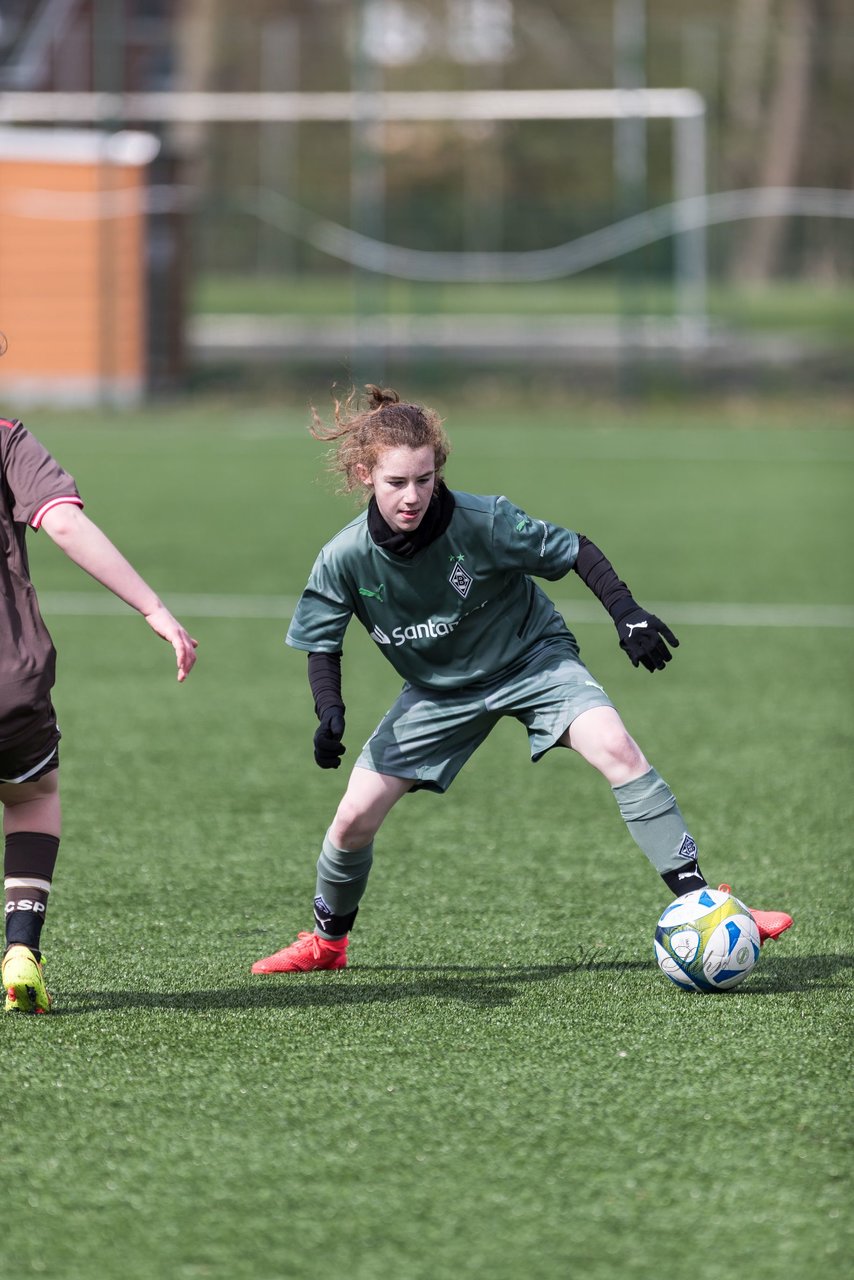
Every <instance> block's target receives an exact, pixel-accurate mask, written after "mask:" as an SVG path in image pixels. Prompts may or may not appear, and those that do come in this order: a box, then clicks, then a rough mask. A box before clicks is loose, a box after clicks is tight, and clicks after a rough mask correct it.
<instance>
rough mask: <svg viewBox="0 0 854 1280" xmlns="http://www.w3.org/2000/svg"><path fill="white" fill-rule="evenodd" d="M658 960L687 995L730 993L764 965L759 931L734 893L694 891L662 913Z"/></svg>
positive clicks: (716, 890)
mask: <svg viewBox="0 0 854 1280" xmlns="http://www.w3.org/2000/svg"><path fill="white" fill-rule="evenodd" d="M655 958H656V960H657V961H658V967H659V969H660V970H661V972H662V973H663V974H664V975H665V976H666V977H668V978H669V979H670V981H671V982H675V983H676V986H677V987H682V989H683V991H730V990H732V988H733V987H737V986H738V984H739V983H740V982H743V981H744V979H745V978H746V977H747V975H748V974H749V973H750V971H751V970H752V968H753V966H754V965H755V964H756V961H757V960H758V959H759V930H758V928H757V927H756V921H755V920H754V919H753V916H752V915H751V914H750V912H749V911H748V909H747V907H746V906H745V905H744V903H743V902H740V901H739V900H738V898H734V897H733V895H732V894H731V893H724V892H723V890H721V889H708V888H706V889H694V890H692V892H691V893H685V894H683V895H682V897H681V898H677V899H676V901H675V902H671V904H670V906H669V907H666V908H665V909H664V911H662V913H661V916H660V917H659V920H658V924H657V925H656V929H655Z"/></svg>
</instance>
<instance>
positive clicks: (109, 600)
mask: <svg viewBox="0 0 854 1280" xmlns="http://www.w3.org/2000/svg"><path fill="white" fill-rule="evenodd" d="M39 600H40V601H41V605H42V609H43V610H44V613H45V614H46V615H48V616H50V615H51V614H53V615H56V616H59V615H65V616H73V617H80V618H93V617H104V616H109V615H111V614H113V615H120V614H123V613H125V614H126V613H128V612H130V610H129V609H128V607H127V605H124V604H122V602H121V601H120V600H117V599H116V597H115V596H113V595H110V594H109V593H108V592H99V593H96V592H94V591H44V592H40V593H39ZM165 603H166V604H167V605H168V607H169V608H170V609H171V610H172V611H173V613H174V614H175V615H176V616H177V617H179V618H231V619H233V620H234V621H241V620H243V619H247V620H248V619H256V618H260V619H270V620H275V619H281V620H282V621H287V620H288V619H289V618H290V617H291V616H292V614H293V611H294V608H295V606H296V597H295V596H249V595H245V596H244V595H168V596H166V597H165ZM645 603H646V602H645ZM555 604H556V606H557V608H558V609H559V610H560V612H561V613H562V614H563V615H564V616H565V617H566V619H567V622H568V623H569V625H570V626H572V624H573V623H574V622H579V623H585V624H587V623H596V622H610V619H609V617H608V615H607V613H606V612H605V610H604V609H603V608H602V606H601V605H600V604H598V603H597V602H596V601H595V600H556V601H555ZM646 607H647V608H649V609H650V610H651V611H652V612H653V613H656V614H658V615H659V617H661V618H663V619H664V620H665V621H666V622H667V623H669V624H670V625H671V626H677V625H678V626H698V627H843V628H848V627H854V605H847V604H735V603H714V602H711V601H696V602H695V601H684V602H681V603H675V602H674V603H670V604H668V603H666V602H658V603H657V602H653V603H646Z"/></svg>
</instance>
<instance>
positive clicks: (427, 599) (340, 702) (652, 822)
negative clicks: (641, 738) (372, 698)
mask: <svg viewBox="0 0 854 1280" xmlns="http://www.w3.org/2000/svg"><path fill="white" fill-rule="evenodd" d="M367 391H368V396H369V400H368V404H367V406H366V407H364V408H361V407H359V406H358V404H357V403H356V399H355V394H351V396H350V398H349V399H348V400H347V401H346V402H345V403H344V404H340V403H338V402H336V404H335V420H334V424H333V425H332V426H331V427H326V426H324V424H323V423H322V422H321V420H320V419H319V418H318V417H317V415H316V414H315V415H314V428H313V434H314V435H315V437H316V438H318V439H323V440H327V441H331V442H332V446H333V452H332V461H333V466H334V468H335V469H336V470H337V471H339V472H340V474H341V476H342V477H343V481H344V485H343V487H344V489H345V491H351V492H352V491H362V492H363V493H364V494H365V496H366V497H368V499H369V501H368V505H367V509H366V510H365V511H363V512H362V514H361V515H359V516H358V517H357V518H356V519H355V520H353V521H351V522H350V524H348V525H347V526H346V527H345V528H344V529H342V530H341V531H340V532H339V533H338V534H337V535H336V536H335V537H334V538H333V539H332V540H331V541H330V542H329V543H327V544H326V546H325V547H324V548H323V549H322V550H321V552H320V555H319V556H318V557H317V560H316V562H315V564H314V567H313V569H312V572H311V575H310V577H309V581H308V584H307V586H306V588H305V591H304V592H303V594H302V596H301V597H300V600H299V603H298V605H297V608H296V611H295V613H294V617H293V620H292V622H291V626H290V628H289V630H288V635H287V642H288V644H289V645H291V646H293V647H294V648H297V649H302V650H303V651H304V652H306V653H307V654H308V677H309V682H310V685H311V689H312V693H313V696H314V704H315V711H316V713H317V717H318V720H319V722H320V723H319V727H318V729H317V732H316V734H315V737H314V755H315V760H316V762H317V764H318V765H319V766H320V767H321V768H323V769H337V768H338V767H339V765H340V763H341V756H342V755H343V753H344V750H345V748H344V743H343V738H344V728H345V720H344V714H345V704H344V698H343V694H342V684H341V655H342V650H343V642H344V634H345V632H346V629H347V626H348V625H349V623H350V621H351V619H352V618H353V617H356V618H358V620H359V622H361V624H362V625H363V626H364V627H365V629H366V630H367V631H368V633H369V635H370V636H371V638H372V639H373V640H374V641H375V643H376V645H377V647H378V648H379V650H380V652H381V653H382V654H383V656H384V657H385V658H386V659H387V660H388V661H389V662H391V663H392V665H393V666H394V667H395V669H396V670H397V671H398V672H399V674H400V675H401V676H402V677H403V679H404V685H403V689H402V691H401V693H400V696H399V697H398V699H397V701H396V702H395V703H394V705H393V706H392V708H391V709H390V711H389V712H388V713H387V714H386V715H385V716H384V717H383V719H382V720H381V722H380V724H379V725H378V727H377V729H376V730H375V732H374V734H373V735H372V736H371V738H370V740H369V741H368V742H367V743H366V745H365V746H364V748H363V749H362V751H361V753H360V755H359V757H358V759H357V760H356V763H355V765H354V767H353V770H352V772H351V774H350V779H349V782H348V785H347V789H346V791H345V793H344V796H343V798H342V800H341V802H340V804H339V806H338V809H337V811H336V814H335V817H334V818H333V820H332V824H331V826H330V827H329V829H328V831H327V832H326V835H325V837H324V840H323V844H322V848H321V852H320V857H319V860H318V863H317V882H316V890H315V898H314V918H315V928H314V931H313V932H311V933H309V932H305V933H300V934H299V936H298V938H297V939H296V941H295V942H293V943H291V944H290V945H289V946H287V947H285V948H283V949H282V950H281V951H277V952H276V953H275V954H274V955H272V956H268V957H266V958H265V959H263V960H259V961H258V962H257V963H256V964H254V965H253V966H252V972H253V973H264V974H266V973H279V972H301V971H306V970H309V969H341V968H343V967H344V966H345V965H346V963H347V946H348V944H349V933H350V930H351V929H352V927H353V923H354V921H355V918H356V913H357V911H358V908H359V903H360V901H361V898H362V895H363V894H364V891H365V887H366V885H367V880H368V875H369V872H370V869H371V864H372V861H373V848H374V837H375V836H376V834H377V832H378V831H379V829H380V827H381V825H382V823H383V821H384V819H385V817H386V815H387V814H388V813H389V811H390V810H391V808H392V806H393V805H395V804H396V803H397V801H398V800H399V799H400V798H401V797H402V796H404V795H405V794H406V793H407V792H409V791H415V790H418V789H427V790H432V791H437V792H444V791H446V790H447V788H448V787H449V786H450V784H451V782H452V781H453V779H454V777H455V776H456V774H457V773H458V772H459V770H460V769H461V768H462V766H463V765H464V764H465V762H466V761H467V760H468V758H469V757H470V756H471V754H472V752H474V751H475V750H476V749H477V747H478V746H479V745H480V743H482V742H483V741H484V739H485V738H486V737H487V735H488V734H489V732H490V731H491V730H492V728H494V726H495V725H496V724H497V722H498V720H499V719H501V717H502V716H512V717H513V718H515V719H517V720H519V721H521V722H522V724H524V725H525V727H526V729H527V731H528V738H529V743H530V749H531V757H532V759H533V760H535V761H536V760H539V759H540V758H541V757H542V756H543V755H544V754H545V752H547V751H549V750H551V749H552V748H553V747H568V748H570V749H571V750H573V751H575V752H576V753H577V754H578V755H580V756H581V757H582V758H583V759H584V760H586V761H588V763H589V764H591V765H592V766H593V767H594V768H595V769H597V770H598V771H599V772H600V773H601V774H602V775H603V776H604V777H605V778H606V779H607V781H608V782H609V783H610V785H611V787H612V789H613V792H614V796H615V798H616V801H617V805H618V807H619V810H620V812H621V814H622V815H623V818H624V819H625V821H626V825H627V827H628V829H629V832H630V833H631V835H632V836H633V838H634V839H635V841H636V842H637V844H638V845H639V846H640V848H641V849H642V850H643V852H644V853H645V854H646V856H647V857H648V858H649V860H650V862H651V863H652V865H653V866H654V867H655V869H656V870H657V871H658V873H659V874H660V875H661V877H662V879H663V880H664V882H665V883H666V884H667V886H668V888H670V889H671V890H672V892H673V893H675V894H677V895H679V894H683V893H687V892H689V891H690V890H692V889H699V888H702V887H703V886H704V885H705V884H706V881H705V878H704V877H703V874H702V872H701V871H700V867H699V864H698V861H697V846H696V844H695V842H694V839H693V837H692V836H691V834H690V832H689V831H688V829H687V826H686V823H685V820H684V818H683V817H682V814H681V812H680V810H679V806H678V805H677V803H676V800H675V798H674V796H673V793H672V791H671V790H670V788H669V786H668V785H667V783H666V782H665V781H664V780H663V779H662V778H661V777H660V776H659V774H658V773H657V772H656V771H655V769H654V768H652V766H651V765H650V763H649V761H648V760H647V759H646V757H645V756H644V754H643V752H642V751H641V749H640V747H639V746H638V744H637V743H636V742H635V741H634V739H633V738H632V737H631V736H630V735H629V733H628V731H627V730H626V728H625V726H624V725H623V722H622V720H621V719H620V716H619V715H618V713H617V711H616V709H615V708H614V706H613V704H612V703H611V701H610V699H609V698H608V696H607V695H606V693H605V692H604V690H603V689H602V686H601V685H600V684H599V683H598V682H597V681H596V680H595V679H594V678H593V677H592V676H591V674H590V672H589V671H588V670H587V668H586V667H585V666H584V664H583V663H582V662H581V660H580V658H579V653H578V645H577V643H576V640H575V637H574V636H573V635H572V633H571V632H570V631H569V629H568V628H567V626H566V623H565V622H564V620H563V618H562V617H561V615H560V614H559V613H558V611H557V609H556V608H555V606H554V605H553V603H552V602H551V600H550V599H549V597H548V596H547V595H546V593H545V592H544V591H543V590H542V588H541V587H539V586H538V585H537V584H536V583H535V582H534V577H538V578H546V579H549V580H556V579H558V578H561V577H563V576H564V575H565V574H567V573H569V572H570V571H574V572H575V573H577V574H578V576H579V577H580V578H581V580H582V581H583V582H584V583H585V584H586V585H587V587H589V589H590V590H591V591H592V592H593V593H594V594H595V595H596V596H597V597H598V599H599V600H600V601H601V603H602V605H603V607H604V608H605V609H607V611H608V612H609V614H610V616H611V618H612V619H613V621H614V625H615V626H616V629H617V633H618V636H619V642H620V646H621V647H622V648H623V649H624V650H625V652H626V653H627V655H628V657H629V658H630V659H631V661H632V663H633V665H634V666H635V667H638V666H643V667H645V668H646V670H648V671H650V672H654V671H663V670H664V668H665V666H666V664H667V663H668V662H669V661H670V660H671V657H672V654H671V649H672V648H675V647H676V646H677V645H678V643H679V642H678V640H677V639H676V636H675V635H674V634H673V632H672V631H671V630H670V628H669V627H668V626H667V625H666V624H665V623H664V622H662V621H661V619H660V618H657V617H656V616H655V615H654V614H652V613H649V612H648V611H647V610H646V609H643V608H642V607H641V606H640V605H639V604H637V602H636V601H635V600H634V598H633V597H632V595H631V592H630V591H629V588H628V587H627V586H626V584H625V583H624V582H623V581H621V579H620V578H619V577H618V575H617V574H616V572H615V571H614V569H613V567H612V566H611V564H610V563H609V561H608V560H607V558H606V557H605V556H604V554H603V553H602V552H601V551H600V550H599V548H598V547H597V546H595V544H594V543H592V542H591V541H590V540H589V539H588V538H586V537H585V536H584V535H583V534H579V533H576V532H573V531H572V530H569V529H564V528H562V527H560V526H558V525H553V524H551V523H549V522H548V521H543V520H535V519H533V518H531V517H530V516H529V515H528V514H527V513H526V512H524V511H522V510H521V509H520V508H518V507H516V506H515V505H514V504H513V503H512V502H510V501H509V500H508V499H507V498H504V497H485V496H482V495H477V494H467V493H461V492H459V491H456V490H450V489H448V488H447V486H446V485H445V483H444V479H443V472H444V466H445V462H446V459H447V456H448V452H449V444H448V440H447V437H446V435H445V432H444V430H443V428H442V424H441V422H440V420H439V418H438V416H437V414H436V413H435V412H434V411H433V410H431V409H428V408H424V407H422V406H419V405H414V404H402V403H401V402H400V398H399V396H398V395H397V393H396V392H394V391H390V390H381V389H380V388H379V387H375V386H369V387H368V388H367ZM753 914H754V917H755V918H756V920H757V923H758V925H759V930H760V936H761V937H762V939H763V940H764V939H765V938H768V937H776V936H778V934H780V933H782V932H783V930H784V929H786V928H788V927H789V925H790V924H791V923H792V921H791V918H790V917H789V916H787V915H785V914H784V913H783V912H754V913H753Z"/></svg>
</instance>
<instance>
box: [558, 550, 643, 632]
mask: <svg viewBox="0 0 854 1280" xmlns="http://www.w3.org/2000/svg"><path fill="white" fill-rule="evenodd" d="M572 567H573V569H574V570H575V572H576V573H577V574H578V576H579V578H580V579H581V581H582V582H583V583H584V585H585V586H586V587H589V588H590V590H591V591H592V592H593V594H594V595H595V596H596V597H598V599H599V600H601V601H602V604H603V605H604V606H605V608H606V609H607V610H608V612H609V613H610V615H611V617H612V618H613V619H614V621H615V622H618V621H619V620H620V618H621V617H624V616H625V614H627V613H629V612H630V611H631V610H632V609H636V608H637V604H636V602H635V600H634V599H633V597H632V593H631V591H629V588H628V587H627V586H626V584H625V582H622V581H621V580H620V578H618V577H617V574H616V571H615V569H614V566H613V565H612V564H611V561H610V560H609V559H608V557H607V556H606V555H604V554H603V553H602V552H601V551H600V550H599V548H598V547H597V546H596V544H595V542H591V541H590V539H589V538H585V536H584V534H583V533H580V534H579V535H578V556H577V558H576V561H575V564H574V565H573V566H572Z"/></svg>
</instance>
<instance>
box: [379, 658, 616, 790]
mask: <svg viewBox="0 0 854 1280" xmlns="http://www.w3.org/2000/svg"><path fill="white" fill-rule="evenodd" d="M611 706H613V703H612V702H611V700H610V698H609V697H608V695H607V694H606V693H605V690H604V689H603V688H602V686H601V685H600V684H598V683H597V681H596V680H594V679H593V677H592V676H591V674H590V672H589V671H588V670H587V668H586V667H585V666H584V664H583V663H582V661H581V659H580V658H579V657H578V653H577V651H576V650H575V648H574V646H573V645H572V644H571V643H570V642H569V641H568V640H563V639H558V640H551V641H549V642H547V644H545V645H543V646H542V648H540V649H538V650H537V651H536V652H535V653H534V654H533V655H532V657H531V660H530V662H528V663H527V664H526V665H525V666H524V667H522V668H521V669H520V670H519V671H517V672H514V673H513V674H512V675H511V676H509V677H507V676H505V677H502V678H501V679H500V680H496V681H492V682H484V683H482V684H478V685H477V686H476V687H475V686H468V687H465V688H462V689H448V690H436V689H426V688H424V687H422V686H418V685H413V684H406V685H404V687H403V690H402V692H401V694H400V697H399V698H398V699H397V701H396V702H395V703H394V705H393V706H392V707H391V709H390V710H389V711H388V712H386V714H385V715H384V716H383V718H382V720H381V721H380V723H379V725H378V726H377V728H376V729H375V730H374V733H373V734H372V735H371V737H370V738H369V740H368V741H367V742H366V743H365V745H364V747H363V748H362V751H361V754H360V756H359V758H358V760H357V761H356V764H357V766H358V767H359V768H362V769H373V770H374V771H375V772H376V773H385V774H389V775H390V776H391V777H393V778H414V779H415V785H414V787H413V788H412V789H413V791H417V790H419V789H422V788H423V789H426V790H429V791H439V792H443V791H447V789H448V787H449V786H450V785H451V783H452V782H453V780H454V778H455V777H456V776H457V774H458V773H459V771H460V769H462V767H463V765H464V764H465V762H466V761H467V760H468V758H469V756H471V755H472V754H473V752H474V751H476V750H477V748H478V747H479V746H480V744H481V743H482V742H483V741H484V740H485V739H486V737H487V736H488V735H489V733H490V732H491V731H492V730H493V729H494V727H495V725H496V724H497V723H498V721H499V720H500V719H501V717H502V716H513V717H514V718H515V719H516V720H520V721H521V722H522V724H523V725H524V726H525V728H526V729H527V730H528V740H529V743H530V747H531V759H532V760H534V761H537V760H539V759H540V758H541V757H542V756H544V755H545V753H546V752H547V751H550V750H551V748H552V747H554V746H557V743H558V741H559V740H560V738H561V737H562V736H563V734H564V733H565V732H566V730H567V729H568V728H569V726H570V725H571V724H572V722H573V720H574V719H575V718H576V716H579V715H580V714H581V712H582V711H588V710H589V709H590V708H591V707H611Z"/></svg>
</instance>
